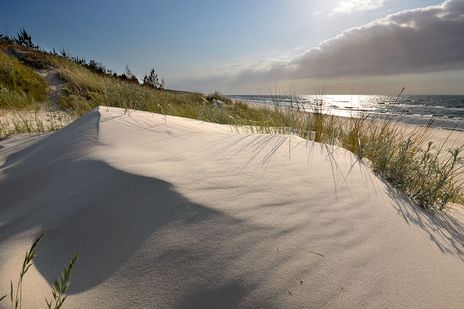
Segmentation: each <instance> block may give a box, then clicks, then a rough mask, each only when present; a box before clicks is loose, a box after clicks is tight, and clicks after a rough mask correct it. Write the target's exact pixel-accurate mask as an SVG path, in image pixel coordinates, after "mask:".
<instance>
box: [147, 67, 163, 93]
mask: <svg viewBox="0 0 464 309" xmlns="http://www.w3.org/2000/svg"><path fill="white" fill-rule="evenodd" d="M165 84H166V83H165V81H164V78H161V79H160V78H159V76H158V73H156V72H155V69H151V71H150V73H149V74H148V75H145V76H144V77H143V85H144V86H148V87H151V88H153V89H157V90H164V87H165Z"/></svg>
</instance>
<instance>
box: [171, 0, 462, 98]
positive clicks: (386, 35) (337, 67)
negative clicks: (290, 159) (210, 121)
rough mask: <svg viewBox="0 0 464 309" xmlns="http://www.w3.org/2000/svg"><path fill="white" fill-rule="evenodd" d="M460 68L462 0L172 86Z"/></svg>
mask: <svg viewBox="0 0 464 309" xmlns="http://www.w3.org/2000/svg"><path fill="white" fill-rule="evenodd" d="M462 69H464V1H463V0H448V1H445V2H443V3H442V4H440V5H434V6H428V7H424V8H419V9H414V10H407V11H401V12H399V13H396V14H392V15H388V16H386V17H385V18H382V19H378V20H375V21H373V22H371V23H369V24H367V25H364V26H362V27H357V28H352V29H349V30H346V31H344V32H342V33H340V34H339V35H337V36H336V37H334V38H332V39H330V40H327V41H324V42H323V43H321V44H320V45H319V46H317V47H315V48H312V49H309V50H306V51H304V52H302V53H300V54H299V55H296V56H295V55H294V56H292V57H290V58H288V57H287V58H284V59H276V58H274V59H271V60H267V61H262V62H258V61H256V62H255V63H254V65H252V64H250V63H248V64H247V65H246V66H242V67H241V68H239V69H237V70H233V69H232V68H231V67H229V68H227V69H226V70H222V71H216V73H211V70H209V74H208V76H205V75H203V76H202V77H200V76H198V78H196V79H192V78H189V79H184V80H178V82H177V83H176V84H177V85H185V84H190V85H192V88H198V89H208V88H209V87H211V86H216V85H221V87H224V88H225V87H228V88H230V89H235V88H240V87H243V86H246V87H251V85H253V84H255V85H257V84H260V85H264V84H265V83H268V84H270V83H274V81H282V82H283V81H292V80H293V81H296V80H308V79H311V80H326V81H328V80H336V79H340V78H341V79H347V78H363V79H364V78H368V77H369V76H385V77H386V76H394V75H398V74H418V73H429V72H442V71H450V70H462Z"/></svg>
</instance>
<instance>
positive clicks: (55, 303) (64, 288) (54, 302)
mask: <svg viewBox="0 0 464 309" xmlns="http://www.w3.org/2000/svg"><path fill="white" fill-rule="evenodd" d="M43 235H44V234H43V233H42V234H40V235H39V236H38V237H37V238H36V239H35V240H34V242H33V243H32V245H31V247H30V248H29V250H28V251H26V255H25V256H24V260H23V264H22V266H21V270H20V272H19V278H18V282H17V283H16V284H15V285H14V284H13V281H10V293H9V295H4V296H2V297H0V302H1V301H3V300H4V299H6V298H7V297H8V296H9V300H10V308H11V309H20V308H22V298H23V283H24V278H25V276H26V274H27V272H28V271H29V269H30V268H31V266H32V265H33V263H34V259H35V258H36V257H37V248H36V247H37V245H38V243H39V242H40V240H41V239H42V237H43ZM77 257H78V254H75V255H74V256H73V257H72V258H71V261H70V262H69V264H68V265H67V266H65V268H64V270H63V272H62V273H61V275H60V277H58V278H57V279H55V280H54V282H53V285H52V287H51V288H52V297H51V298H50V299H47V298H45V303H46V305H47V308H49V309H51V308H53V309H59V308H61V307H62V306H63V303H64V302H65V300H66V298H67V297H68V292H69V288H70V286H71V270H72V268H73V267H74V264H75V263H76V260H77Z"/></svg>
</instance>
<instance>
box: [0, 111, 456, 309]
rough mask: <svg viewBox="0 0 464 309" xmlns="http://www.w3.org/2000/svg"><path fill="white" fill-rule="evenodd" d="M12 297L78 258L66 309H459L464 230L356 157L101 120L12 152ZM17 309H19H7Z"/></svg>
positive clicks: (261, 139)
mask: <svg viewBox="0 0 464 309" xmlns="http://www.w3.org/2000/svg"><path fill="white" fill-rule="evenodd" d="M0 200H1V204H0V278H1V280H0V294H3V293H1V292H2V291H3V292H5V293H6V292H8V288H9V279H10V278H11V279H13V278H16V277H17V274H18V272H19V268H20V264H21V262H22V257H23V255H24V252H25V250H27V248H28V247H29V246H30V244H31V242H32V240H33V239H34V237H35V235H37V233H39V232H40V231H44V232H45V233H46V234H45V237H44V239H43V240H42V242H41V243H40V245H39V248H38V251H39V257H38V258H37V260H36V264H35V265H34V268H33V269H32V271H31V273H30V274H28V277H27V279H26V283H25V288H24V291H25V292H24V293H25V302H24V308H36V307H43V305H44V304H45V302H44V300H43V297H44V296H49V288H48V286H47V285H48V283H49V282H51V281H52V280H53V278H54V276H55V275H56V274H58V273H59V272H60V271H61V270H62V268H63V265H64V264H65V263H67V261H69V259H70V258H71V256H72V255H73V254H74V253H75V252H76V251H79V252H80V256H79V259H78V261H77V264H76V267H75V269H74V270H73V275H72V288H71V295H70V297H69V298H68V300H67V301H66V307H69V308H132V307H139V308H236V307H243V308H362V307H369V308H460V307H462V304H463V303H464V245H463V243H464V229H463V225H462V224H460V223H459V222H458V220H457V219H455V218H454V217H451V216H446V215H440V216H437V217H432V216H429V215H427V214H426V213H424V212H422V211H421V210H420V209H418V208H416V207H412V206H411V205H410V204H409V203H408V202H406V201H405V200H404V199H403V198H401V197H400V195H399V194H397V193H396V192H395V191H394V190H392V189H390V188H389V187H388V186H386V185H385V184H384V183H382V182H381V181H380V180H379V179H378V178H377V177H375V176H374V175H373V173H372V172H371V171H370V170H369V169H368V168H366V167H365V166H364V165H362V164H361V163H359V162H358V161H357V160H356V158H355V157H354V156H353V155H352V154H350V153H349V152H347V151H345V150H343V149H341V148H334V147H328V146H323V145H321V144H316V143H312V142H306V141H304V140H302V139H300V138H297V137H290V136H284V135H259V134H246V133H236V132H234V130H232V129H231V128H229V127H228V126H221V125H216V124H210V123H203V122H200V121H195V120H189V119H182V118H178V117H170V116H167V117H165V116H162V115H158V114H150V113H145V112H135V111H131V112H129V113H125V112H124V110H121V109H117V108H106V107H101V108H99V109H98V110H96V111H93V112H91V113H89V114H87V115H85V116H84V117H82V118H81V119H79V120H78V121H76V122H75V123H73V124H71V125H70V126H68V127H66V128H64V129H62V130H60V131H58V132H56V133H53V134H50V135H46V136H41V137H36V138H31V137H27V136H16V137H12V138H9V139H7V140H4V141H1V142H0ZM1 306H4V307H5V308H6V306H7V303H6V302H3V304H1V305H0V307H1Z"/></svg>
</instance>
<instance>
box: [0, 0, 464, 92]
mask: <svg viewBox="0 0 464 309" xmlns="http://www.w3.org/2000/svg"><path fill="white" fill-rule="evenodd" d="M20 28H25V29H26V30H27V31H28V32H29V33H30V34H31V35H32V38H33V40H34V41H35V42H36V43H38V44H39V45H40V46H42V47H44V48H47V49H51V48H56V49H65V50H67V51H68V52H69V53H71V54H72V55H78V56H80V57H85V58H87V59H95V60H96V61H98V62H101V63H103V64H104V65H105V66H106V67H108V68H111V69H115V70H117V71H119V72H123V71H124V67H125V65H126V64H127V65H128V66H129V68H130V69H131V71H132V72H133V73H135V74H136V75H137V76H138V77H139V78H140V77H142V76H143V75H144V74H145V73H147V72H149V70H150V69H151V67H154V68H155V70H156V71H157V72H158V73H159V74H160V75H162V76H163V77H164V78H165V80H166V83H167V87H168V88H172V89H179V90H190V91H201V92H211V91H216V90H218V91H221V92H222V93H225V94H313V93H321V92H324V93H327V94H397V93H399V92H400V91H401V89H402V88H403V87H406V90H405V93H407V94H464V0H447V1H436V0H408V1H405V0H324V1H314V0H234V1H232V0H231V1H218V0H196V1H191V0H183V1H181V0H170V1H154V0H151V1H149V0H133V1H124V0H101V1H88V0H81V1H62V0H41V1H26V0H22V1H10V0H0V31H1V32H3V33H6V34H10V35H14V34H16V32H17V31H18V30H19V29H20Z"/></svg>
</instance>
